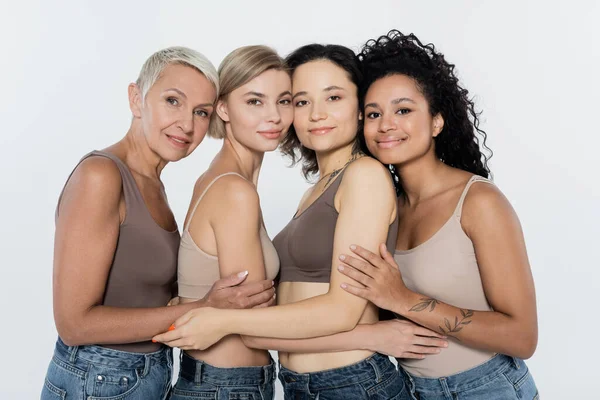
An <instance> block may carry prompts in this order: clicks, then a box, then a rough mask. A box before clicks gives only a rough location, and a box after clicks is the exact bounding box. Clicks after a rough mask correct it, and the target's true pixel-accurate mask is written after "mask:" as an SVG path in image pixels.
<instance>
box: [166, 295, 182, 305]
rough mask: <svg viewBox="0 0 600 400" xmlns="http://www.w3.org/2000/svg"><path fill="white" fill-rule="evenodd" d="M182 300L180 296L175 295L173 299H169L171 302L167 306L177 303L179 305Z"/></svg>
mask: <svg viewBox="0 0 600 400" xmlns="http://www.w3.org/2000/svg"><path fill="white" fill-rule="evenodd" d="M180 301H181V300H180V299H179V296H177V297H173V298H172V299H171V300H169V302H168V303H167V307H171V306H176V305H179V303H180Z"/></svg>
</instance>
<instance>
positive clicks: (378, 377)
mask: <svg viewBox="0 0 600 400" xmlns="http://www.w3.org/2000/svg"><path fill="white" fill-rule="evenodd" d="M367 362H368V363H369V364H370V365H371V367H373V371H375V382H377V383H379V382H381V371H379V367H378V366H377V361H376V360H374V359H373V357H370V358H368V359H367Z"/></svg>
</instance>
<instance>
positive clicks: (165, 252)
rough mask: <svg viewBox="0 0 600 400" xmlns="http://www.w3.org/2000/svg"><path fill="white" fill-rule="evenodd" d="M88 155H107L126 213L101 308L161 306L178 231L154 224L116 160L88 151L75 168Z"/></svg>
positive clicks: (170, 282) (171, 279)
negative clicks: (115, 170) (117, 176)
mask: <svg viewBox="0 0 600 400" xmlns="http://www.w3.org/2000/svg"><path fill="white" fill-rule="evenodd" d="M89 157H106V158H109V159H110V160H112V161H113V162H114V163H115V164H116V165H117V167H118V168H119V172H120V173H121V180H122V187H123V196H124V199H125V209H126V214H125V220H124V221H123V223H122V224H121V225H120V227H119V238H118V240H117V246H116V248H115V253H114V257H113V261H112V264H111V266H110V272H109V274H108V279H107V281H106V289H105V290H104V298H103V301H102V305H104V306H111V307H132V308H151V307H164V306H166V305H167V303H168V302H169V300H170V299H171V297H172V295H173V293H172V291H173V288H174V285H175V279H176V276H177V271H176V268H177V249H178V248H179V231H178V230H175V231H173V232H169V231H166V230H164V229H163V228H161V227H160V226H159V225H158V224H157V223H156V222H155V221H154V219H153V218H152V215H151V214H150V211H149V210H148V208H147V207H146V203H144V198H143V197H142V194H141V193H140V191H139V189H138V187H137V184H136V182H135V179H134V178H133V175H132V174H131V171H130V170H129V168H128V167H127V166H126V165H125V163H123V161H121V160H120V159H119V158H118V157H117V156H115V155H113V154H111V153H107V152H102V151H92V152H91V153H89V154H87V155H86V156H84V157H83V158H82V159H81V161H79V163H78V164H77V166H79V164H80V163H81V162H82V161H83V160H85V159H86V158H89ZM75 168H77V167H75ZM72 174H73V172H72V173H71V175H72ZM69 179H70V176H69ZM67 181H68V180H67ZM63 191H64V188H63ZM61 197H62V193H61ZM59 204H60V198H59ZM56 218H58V207H57V208H56ZM82 267H85V266H82ZM103 346H104V347H109V348H112V349H116V350H123V351H131V352H144V353H146V352H152V351H156V350H158V349H160V347H161V345H160V344H159V343H152V342H151V341H146V342H138V343H127V344H110V345H103Z"/></svg>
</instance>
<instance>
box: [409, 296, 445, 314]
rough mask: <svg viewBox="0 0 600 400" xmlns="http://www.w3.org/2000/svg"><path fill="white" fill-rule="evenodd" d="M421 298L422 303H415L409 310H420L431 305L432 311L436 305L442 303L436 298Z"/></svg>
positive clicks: (430, 310) (430, 309)
mask: <svg viewBox="0 0 600 400" xmlns="http://www.w3.org/2000/svg"><path fill="white" fill-rule="evenodd" d="M420 300H421V302H420V303H417V304H415V305H414V306H412V308H411V309H410V310H408V311H416V312H419V311H423V310H426V309H427V307H429V312H432V311H433V310H434V309H435V306H436V305H438V304H440V302H439V301H437V300H436V299H429V298H426V297H423V298H421V299H420Z"/></svg>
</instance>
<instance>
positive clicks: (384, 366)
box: [279, 353, 396, 391]
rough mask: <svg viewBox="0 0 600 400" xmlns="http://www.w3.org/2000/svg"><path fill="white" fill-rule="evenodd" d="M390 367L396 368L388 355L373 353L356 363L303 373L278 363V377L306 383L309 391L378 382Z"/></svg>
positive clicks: (294, 382) (291, 381) (286, 380)
mask: <svg viewBox="0 0 600 400" xmlns="http://www.w3.org/2000/svg"><path fill="white" fill-rule="evenodd" d="M390 368H391V369H396V367H395V366H394V364H392V362H391V361H390V359H389V357H387V356H383V355H381V354H379V353H375V354H373V355H372V356H370V357H368V358H366V359H364V360H362V361H359V362H357V363H356V364H351V365H347V366H345V367H340V368H334V369H328V370H325V371H318V372H310V373H305V374H301V373H297V372H294V371H291V370H289V369H287V368H285V367H284V366H282V365H281V364H280V365H279V377H280V379H281V380H282V381H283V382H284V383H285V384H298V385H308V388H309V389H310V391H313V390H314V391H319V390H326V389H332V388H336V387H343V386H350V385H357V384H360V383H363V382H365V381H370V382H380V381H381V378H382V376H383V374H384V373H385V372H387V371H388V370H389V369H390Z"/></svg>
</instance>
